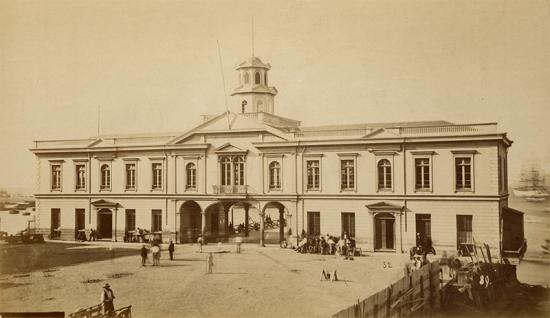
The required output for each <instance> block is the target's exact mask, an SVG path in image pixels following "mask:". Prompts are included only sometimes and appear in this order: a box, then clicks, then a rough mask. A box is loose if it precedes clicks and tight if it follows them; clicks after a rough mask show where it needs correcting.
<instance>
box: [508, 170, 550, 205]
mask: <svg viewBox="0 0 550 318" xmlns="http://www.w3.org/2000/svg"><path fill="white" fill-rule="evenodd" d="M519 182H520V186H519V187H517V188H515V189H514V190H513V191H514V195H515V196H516V197H520V198H525V200H527V201H534V202H540V201H544V200H546V198H548V196H549V194H548V191H547V190H546V188H545V187H544V175H543V174H541V173H540V172H539V171H538V170H536V169H534V168H531V169H529V170H524V171H522V173H521V179H520V181H519Z"/></svg>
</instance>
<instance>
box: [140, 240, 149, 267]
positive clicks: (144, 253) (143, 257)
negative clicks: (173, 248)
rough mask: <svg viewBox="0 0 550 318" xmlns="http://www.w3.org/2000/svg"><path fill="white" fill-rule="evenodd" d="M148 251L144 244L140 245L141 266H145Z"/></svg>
mask: <svg viewBox="0 0 550 318" xmlns="http://www.w3.org/2000/svg"><path fill="white" fill-rule="evenodd" d="M148 252H149V251H148V250H147V247H145V244H144V245H143V246H142V247H141V266H145V263H146V262H147V253H148Z"/></svg>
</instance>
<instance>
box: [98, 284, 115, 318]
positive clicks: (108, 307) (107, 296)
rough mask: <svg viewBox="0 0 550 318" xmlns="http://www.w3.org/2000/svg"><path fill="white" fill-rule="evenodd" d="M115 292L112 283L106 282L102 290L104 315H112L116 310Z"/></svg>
mask: <svg viewBox="0 0 550 318" xmlns="http://www.w3.org/2000/svg"><path fill="white" fill-rule="evenodd" d="M114 299H115V294H114V293H113V291H112V290H111V285H109V283H105V285H103V291H102V292H101V305H102V307H103V314H104V315H112V314H113V313H114V311H115V304H114Z"/></svg>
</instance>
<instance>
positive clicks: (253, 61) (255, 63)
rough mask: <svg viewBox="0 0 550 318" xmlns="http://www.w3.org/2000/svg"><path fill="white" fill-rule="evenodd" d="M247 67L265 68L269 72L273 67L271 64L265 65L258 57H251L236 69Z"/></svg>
mask: <svg viewBox="0 0 550 318" xmlns="http://www.w3.org/2000/svg"><path fill="white" fill-rule="evenodd" d="M246 67H258V68H265V69H266V70H269V69H270V68H271V65H270V64H269V63H267V64H266V63H264V62H262V60H260V58H259V57H257V56H251V57H249V58H247V59H246V60H244V61H243V62H241V63H239V64H238V65H237V67H236V69H237V70H238V69H241V68H246Z"/></svg>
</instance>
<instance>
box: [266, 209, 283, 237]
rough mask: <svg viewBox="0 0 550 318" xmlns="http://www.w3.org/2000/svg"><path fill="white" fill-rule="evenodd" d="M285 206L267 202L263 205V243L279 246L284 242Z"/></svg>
mask: <svg viewBox="0 0 550 318" xmlns="http://www.w3.org/2000/svg"><path fill="white" fill-rule="evenodd" d="M285 209H286V208H285V206H284V205H283V204H282V203H280V202H268V203H267V204H266V205H264V228H265V230H264V231H265V234H264V235H265V237H264V241H265V242H266V243H271V244H281V243H282V242H283V241H284V240H285V227H286V219H285Z"/></svg>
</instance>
